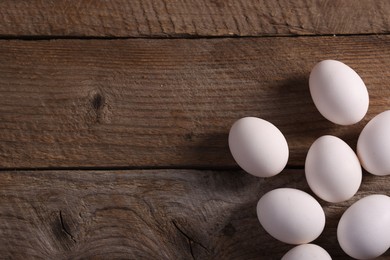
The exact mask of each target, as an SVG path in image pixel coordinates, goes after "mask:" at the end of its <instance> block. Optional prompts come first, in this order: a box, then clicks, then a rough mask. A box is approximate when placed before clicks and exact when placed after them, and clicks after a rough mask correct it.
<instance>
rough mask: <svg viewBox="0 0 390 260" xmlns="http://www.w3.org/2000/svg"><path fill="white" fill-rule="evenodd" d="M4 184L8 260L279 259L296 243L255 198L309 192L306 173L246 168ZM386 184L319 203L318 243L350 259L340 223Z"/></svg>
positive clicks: (2, 178)
mask: <svg viewBox="0 0 390 260" xmlns="http://www.w3.org/2000/svg"><path fill="white" fill-rule="evenodd" d="M0 183H1V189H0V205H1V211H0V219H2V220H6V221H0V245H2V246H0V255H1V256H2V257H4V258H7V259H124V258H125V259H191V258H193V259H262V260H267V259H270V260H271V259H280V257H281V256H282V255H283V254H284V253H285V252H287V251H288V250H289V249H290V248H291V247H292V246H291V245H286V244H283V243H281V242H278V241H276V240H275V239H273V238H272V237H271V236H269V235H268V234H267V233H266V232H265V231H264V229H263V228H262V227H261V226H260V224H259V222H258V220H257V217H256V210H255V208H256V204H257V201H258V199H259V198H260V196H261V195H262V194H264V193H265V192H267V191H269V190H271V189H274V188H278V187H292V188H298V189H302V190H304V191H307V192H310V191H309V188H308V186H307V183H306V181H305V177H304V173H303V170H285V171H284V172H282V173H281V174H280V175H278V176H276V177H274V178H269V179H261V178H255V177H253V176H250V175H249V174H246V173H244V172H241V171H196V170H143V171H141V170H133V171H68V172H66V171H65V172H64V171H45V172H41V171H13V172H7V171H6V172H2V174H1V175H0ZM386 183H388V182H387V178H386V177H374V176H373V175H368V174H365V175H364V178H363V185H362V187H361V189H360V191H359V192H358V194H357V195H356V196H355V197H354V198H353V199H352V200H350V201H348V202H344V203H339V204H331V203H325V202H323V201H320V202H321V204H322V205H323V207H324V210H325V212H326V216H327V222H326V228H325V231H324V233H323V234H322V235H321V236H320V237H319V238H318V239H317V240H315V243H317V244H319V245H321V246H322V247H324V248H325V249H326V250H328V252H329V253H330V254H331V255H332V257H333V259H347V258H346V255H345V254H344V253H343V252H342V251H341V248H340V247H339V245H338V243H337V239H336V228H337V223H338V219H339V218H340V216H341V214H342V212H343V211H344V210H345V209H346V208H347V207H348V206H349V205H350V204H351V203H352V202H354V201H356V200H357V199H358V198H361V197H362V196H366V195H368V194H372V193H382V194H387V195H390V188H389V185H386ZM389 256H390V252H388V253H387V254H386V255H384V256H383V257H382V258H381V259H387V258H388V257H389Z"/></svg>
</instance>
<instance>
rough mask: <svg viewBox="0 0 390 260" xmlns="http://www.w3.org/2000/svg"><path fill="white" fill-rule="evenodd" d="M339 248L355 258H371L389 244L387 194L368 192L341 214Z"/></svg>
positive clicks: (338, 228) (338, 234)
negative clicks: (371, 193) (369, 193)
mask: <svg viewBox="0 0 390 260" xmlns="http://www.w3.org/2000/svg"><path fill="white" fill-rule="evenodd" d="M337 239H338V241H339V244H340V246H341V248H342V249H343V250H344V252H345V253H347V254H348V255H349V256H351V257H353V258H356V259H371V258H375V257H378V256H380V255H382V254H383V253H384V252H386V251H387V249H388V248H389V247H390V197H388V196H385V195H369V196H367V197H364V198H363V199H360V200H358V201H357V202H355V203H354V204H353V205H352V206H351V207H349V208H348V209H347V210H346V211H345V212H344V214H343V215H342V217H341V219H340V222H339V224H338V227H337Z"/></svg>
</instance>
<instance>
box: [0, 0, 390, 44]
mask: <svg viewBox="0 0 390 260" xmlns="http://www.w3.org/2000/svg"><path fill="white" fill-rule="evenodd" d="M389 31H390V2H389V1H387V0H375V1H372V0H359V1H356V0H343V1H334V0H314V1H311V0H295V1H290V0H265V1H264V0H238V1H237V0H212V1H207V0H132V1H128V0H114V1H105V0H92V1H91V0H81V1H80V0H67V1H52V0H30V1H15V0H2V1H0V35H1V36H3V37H4V36H15V37H22V36H25V37H31V36H40V37H45V36H54V37H68V36H70V37H85V36H88V37H199V36H258V35H319V34H367V33H368V34H375V33H388V32H389Z"/></svg>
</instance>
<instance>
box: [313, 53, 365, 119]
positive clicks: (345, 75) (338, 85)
mask: <svg viewBox="0 0 390 260" xmlns="http://www.w3.org/2000/svg"><path fill="white" fill-rule="evenodd" d="M309 86H310V93H311V96H312V98H313V101H314V104H315V106H316V107H317V109H318V111H320V113H321V114H322V115H323V116H324V117H325V118H326V119H328V120H329V121H332V122H333V123H336V124H340V125H351V124H355V123H357V122H359V121H360V120H361V119H362V118H363V117H364V116H365V114H366V113H367V110H368V103H369V97H368V91H367V88H366V85H365V84H364V82H363V80H362V79H361V78H360V76H359V75H358V74H357V73H356V72H355V71H354V70H353V69H351V68H350V67H348V66H347V65H345V64H344V63H342V62H340V61H336V60H324V61H321V62H319V63H317V64H316V65H315V66H314V68H313V69H312V71H311V73H310V78H309Z"/></svg>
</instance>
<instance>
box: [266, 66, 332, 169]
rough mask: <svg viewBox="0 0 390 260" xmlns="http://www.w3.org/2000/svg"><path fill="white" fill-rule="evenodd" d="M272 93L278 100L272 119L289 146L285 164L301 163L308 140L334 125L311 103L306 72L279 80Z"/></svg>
mask: <svg viewBox="0 0 390 260" xmlns="http://www.w3.org/2000/svg"><path fill="white" fill-rule="evenodd" d="M272 95H273V98H274V99H275V100H277V102H280V105H279V107H278V109H279V110H278V113H277V116H275V118H273V120H274V123H275V125H276V126H277V127H278V128H279V129H280V130H281V131H282V133H283V134H285V137H286V139H287V142H288V144H289V147H290V158H289V163H288V167H302V166H303V165H304V159H305V157H306V152H307V150H308V149H309V147H310V145H311V144H312V142H313V141H314V140H315V139H317V138H318V137H320V136H322V135H325V134H331V133H334V132H335V130H336V129H337V126H336V125H335V124H333V123H331V122H329V121H328V120H327V119H325V118H324V117H323V116H322V115H321V114H320V113H319V111H318V110H317V108H316V107H315V105H314V103H313V100H312V98H311V95H310V90H309V83H308V77H307V75H306V73H305V74H298V75H293V76H290V77H288V78H286V79H283V80H281V81H280V82H279V83H278V84H277V86H276V88H275V90H274V91H273V93H272Z"/></svg>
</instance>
